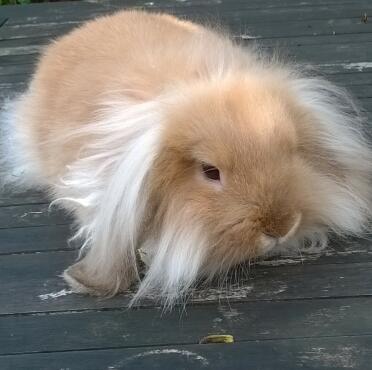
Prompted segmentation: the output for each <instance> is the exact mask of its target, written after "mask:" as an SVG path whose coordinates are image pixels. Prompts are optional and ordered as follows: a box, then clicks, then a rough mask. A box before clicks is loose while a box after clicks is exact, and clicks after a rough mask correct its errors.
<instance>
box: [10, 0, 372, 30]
mask: <svg viewBox="0 0 372 370" xmlns="http://www.w3.org/2000/svg"><path fill="white" fill-rule="evenodd" d="M146 4H147V5H146ZM246 4H247V3H242V4H238V5H237V6H234V4H233V3H228V4H223V3H215V4H214V5H213V6H211V5H210V4H195V5H193V4H188V5H187V6H172V7H167V6H156V5H155V4H154V5H150V2H148V3H144V5H143V6H142V7H141V8H142V9H147V10H151V11H165V12H167V13H171V14H174V15H181V16H182V15H185V14H187V15H188V16H193V17H198V18H199V19H201V20H204V21H206V20H208V21H211V20H215V21H217V22H219V19H221V17H224V18H229V19H232V20H236V19H238V20H239V22H241V21H243V22H245V23H246V24H255V23H264V22H271V23H279V22H288V20H289V19H296V20H301V21H308V20H323V19H326V20H330V19H332V20H333V19H339V18H341V19H343V18H353V19H356V20H360V19H361V15H362V13H363V12H366V13H367V14H368V13H370V11H371V10H372V6H371V5H370V4H368V5H364V6H360V5H355V4H353V5H350V4H345V5H338V4H337V5H333V6H328V5H313V6H298V5H295V6H291V7H285V6H283V7H280V8H262V7H261V8H260V7H255V8H254V9H252V8H248V9H247V8H246ZM248 4H249V3H248ZM127 8H132V9H133V7H130V6H128V4H125V3H124V4H121V6H108V5H107V4H105V6H100V5H99V4H96V6H94V7H92V6H91V7H89V8H84V9H77V11H74V8H72V7H70V8H68V9H66V10H65V11H63V12H58V13H53V14H45V15H35V16H33V17H30V16H16V15H15V16H12V17H10V18H9V20H8V22H7V26H15V25H16V26H24V25H32V24H41V23H51V22H53V23H63V22H64V21H66V20H68V21H69V22H71V21H79V22H81V21H85V20H88V19H92V18H95V17H97V16H99V15H102V14H107V13H112V12H113V11H116V10H119V9H120V10H123V9H127Z"/></svg>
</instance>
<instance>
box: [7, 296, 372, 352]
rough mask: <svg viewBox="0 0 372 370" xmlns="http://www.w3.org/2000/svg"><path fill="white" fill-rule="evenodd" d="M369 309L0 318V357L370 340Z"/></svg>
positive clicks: (209, 309) (268, 307) (256, 306)
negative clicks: (230, 341)
mask: <svg viewBox="0 0 372 370" xmlns="http://www.w3.org/2000/svg"><path fill="white" fill-rule="evenodd" d="M371 304H372V297H370V298H353V299H347V298H343V299H337V300H336V299H324V300H309V301H284V302H276V301H272V302H256V303H250V304H247V303H246V304H231V305H230V306H229V305H227V306H223V305H220V306H216V305H201V306H189V307H188V308H187V309H186V310H185V311H183V312H181V311H178V310H173V311H172V312H170V313H163V312H162V311H161V310H156V309H155V310H154V309H143V310H121V309H119V310H108V311H98V312H97V311H88V312H66V313H59V314H46V315H40V314H37V315H20V316H2V317H0V328H1V331H0V344H1V345H0V354H18V353H33V352H49V351H69V350H86V349H98V348H115V347H139V346H149V345H167V344H169V343H172V344H191V343H195V344H196V343H198V341H199V340H200V339H201V338H202V337H204V336H206V335H210V334H213V333H216V332H217V333H228V334H231V335H233V336H234V338H235V340H236V341H247V340H249V341H253V340H264V339H267V338H270V339H281V338H287V339H292V338H304V337H306V338H312V337H323V336H330V337H332V336H343V335H355V334H356V333H357V334H358V335H372V320H371V312H370V305H371ZM279 317H280V320H278V318H279Z"/></svg>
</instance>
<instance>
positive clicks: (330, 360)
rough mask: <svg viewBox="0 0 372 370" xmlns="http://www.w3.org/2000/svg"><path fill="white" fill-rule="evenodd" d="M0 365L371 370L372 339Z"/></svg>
mask: <svg viewBox="0 0 372 370" xmlns="http://www.w3.org/2000/svg"><path fill="white" fill-rule="evenodd" d="M248 330H249V328H247V331H248ZM0 362H1V364H2V368H3V370H14V369H19V370H61V369H70V370H86V369H87V368H88V369H89V370H102V369H107V370H120V369H131V370H144V369H164V370H168V369H169V370H174V369H215V370H222V369H234V370H247V369H251V370H256V369H260V370H272V369H276V370H277V369H286V370H298V369H307V370H319V369H329V370H330V369H333V370H336V369H338V370H339V369H344V368H352V369H355V370H367V369H369V366H370V364H371V362H372V336H370V335H364V336H358V337H355V336H340V337H333V338H329V337H324V338H301V339H292V340H287V339H278V340H262V341H261V340H258V341H249V342H238V343H235V344H231V345H230V344H229V345H221V344H214V345H213V344H208V345H198V344H191V345H169V344H168V345H166V346H162V347H159V346H158V347H157V346H151V347H141V348H116V349H104V350H100V349H97V350H94V351H67V352H52V353H37V354H26V355H12V356H1V357H0Z"/></svg>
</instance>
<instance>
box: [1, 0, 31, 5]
mask: <svg viewBox="0 0 372 370" xmlns="http://www.w3.org/2000/svg"><path fill="white" fill-rule="evenodd" d="M30 3H31V0H0V5H17V4H30Z"/></svg>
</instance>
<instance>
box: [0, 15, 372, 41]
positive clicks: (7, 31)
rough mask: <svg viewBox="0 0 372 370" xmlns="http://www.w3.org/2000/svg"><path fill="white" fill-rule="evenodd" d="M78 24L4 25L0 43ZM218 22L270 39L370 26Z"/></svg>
mask: <svg viewBox="0 0 372 370" xmlns="http://www.w3.org/2000/svg"><path fill="white" fill-rule="evenodd" d="M190 19H195V17H194V18H193V17H190ZM199 20H200V19H199ZM79 23H80V22H79V21H65V22H58V23H56V22H49V23H41V24H26V25H20V26H7V25H5V26H3V27H1V28H0V40H8V39H14V38H25V37H29V36H30V35H32V37H36V36H38V37H40V36H57V35H60V34H62V33H66V32H68V31H69V30H71V29H73V28H75V27H76V26H77V25H79ZM209 23H210V22H209ZM220 23H221V24H223V25H224V26H225V27H227V28H228V29H230V30H231V31H232V32H233V33H234V34H236V33H238V34H247V35H255V36H257V37H260V38H264V37H272V36H273V35H275V37H299V36H321V35H334V34H339V35H345V34H355V33H371V32H372V26H371V23H368V22H367V23H363V22H361V21H360V19H355V18H344V19H331V20H308V21H297V20H289V21H287V22H283V23H279V22H278V23H275V27H273V25H272V24H271V23H270V22H268V23H257V24H250V23H249V22H247V21H245V20H244V19H242V18H240V17H237V19H230V18H228V17H221V20H220Z"/></svg>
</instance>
